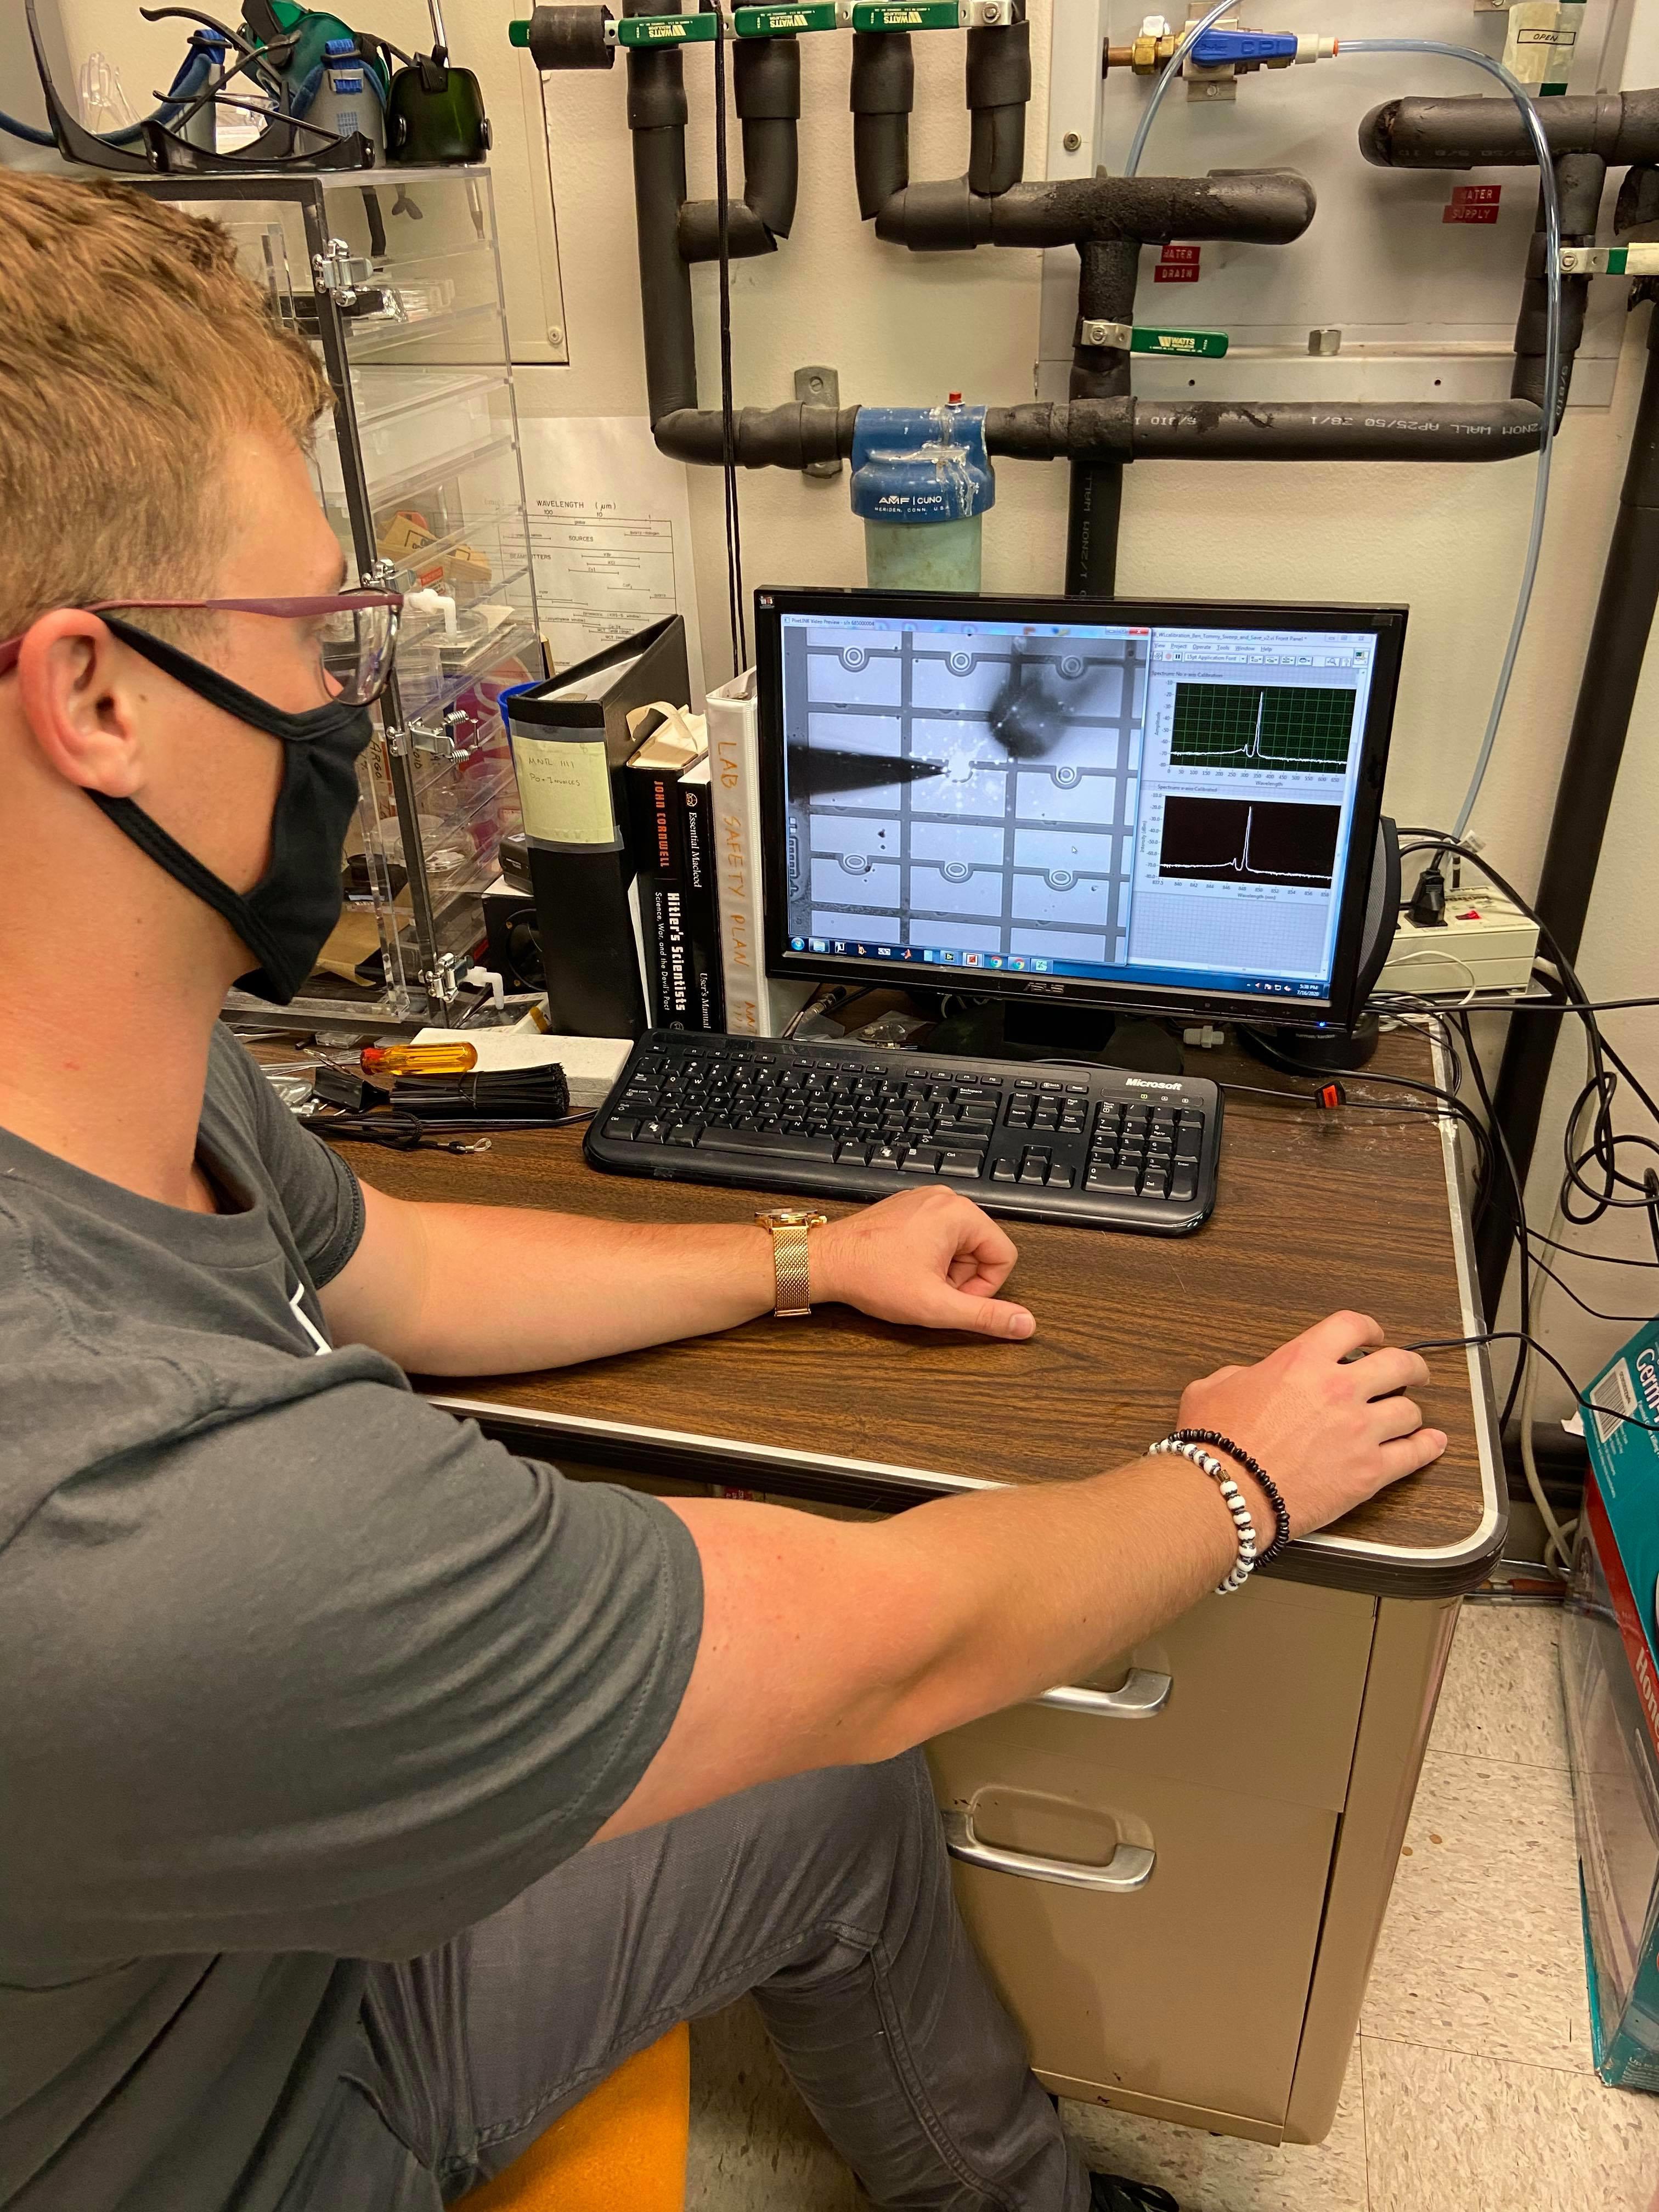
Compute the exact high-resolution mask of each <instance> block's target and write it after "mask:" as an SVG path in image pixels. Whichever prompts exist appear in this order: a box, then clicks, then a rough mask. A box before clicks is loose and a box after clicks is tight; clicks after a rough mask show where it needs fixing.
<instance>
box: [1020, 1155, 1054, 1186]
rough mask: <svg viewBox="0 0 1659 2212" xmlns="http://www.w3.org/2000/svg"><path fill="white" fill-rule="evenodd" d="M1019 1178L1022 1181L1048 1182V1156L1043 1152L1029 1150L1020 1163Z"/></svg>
mask: <svg viewBox="0 0 1659 2212" xmlns="http://www.w3.org/2000/svg"><path fill="white" fill-rule="evenodd" d="M1018 1181H1019V1182H1048V1159H1047V1157H1046V1156H1045V1155H1044V1154H1042V1153H1041V1152H1027V1153H1026V1155H1025V1158H1024V1159H1023V1160H1022V1161H1021V1162H1020V1164H1019V1175H1018Z"/></svg>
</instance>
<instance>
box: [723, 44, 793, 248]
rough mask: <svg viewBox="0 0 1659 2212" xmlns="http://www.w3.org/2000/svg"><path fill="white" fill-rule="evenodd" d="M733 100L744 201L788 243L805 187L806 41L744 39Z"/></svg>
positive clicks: (737, 50) (735, 56)
mask: <svg viewBox="0 0 1659 2212" xmlns="http://www.w3.org/2000/svg"><path fill="white" fill-rule="evenodd" d="M732 96H733V98H734V100H735V101H736V104H737V110H738V119H739V120H740V121H741V123H742V125H743V197H744V202H745V204H747V205H748V206H749V207H750V208H752V209H753V210H754V211H755V213H756V214H757V216H759V217H760V219H761V221H762V222H763V223H764V224H765V226H766V228H767V229H768V230H769V231H770V232H771V234H772V236H773V237H774V238H775V239H777V238H787V237H788V235H789V226H790V225H791V223H793V221H794V220H795V196H796V193H797V191H799V185H800V148H799V133H798V131H797V129H796V125H797V124H798V123H799V119H800V41H799V40H798V39H795V38H793V37H789V38H777V39H739V40H737V42H736V45H735V47H734V49H733V52H732Z"/></svg>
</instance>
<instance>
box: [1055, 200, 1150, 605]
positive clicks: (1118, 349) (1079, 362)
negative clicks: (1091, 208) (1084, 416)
mask: <svg viewBox="0 0 1659 2212" xmlns="http://www.w3.org/2000/svg"><path fill="white" fill-rule="evenodd" d="M1078 252H1079V260H1080V262H1081V264H1082V266H1081V270H1080V271H1079V277H1078V288H1077V306H1078V325H1077V330H1076V331H1075V332H1074V334H1073V342H1072V376H1071V384H1070V391H1071V396H1072V398H1073V399H1119V398H1127V395H1128V391H1129V356H1128V352H1127V349H1126V348H1124V347H1122V346H1101V345H1085V343H1084V340H1083V326H1084V325H1085V323H1088V322H1106V323H1133V320H1134V314H1135V284H1136V280H1137V278H1138V277H1139V272H1140V243H1139V240H1138V239H1133V238H1121V239H1109V240H1105V241H1104V242H1103V243H1097V242H1095V241H1093V240H1090V241H1088V242H1087V243H1085V245H1083V246H1080V247H1079V249H1078ZM1122 511H1123V464H1122V463H1121V461H1116V460H1110V461H1102V460H1074V461H1073V463H1072V471H1071V484H1070V487H1069V489H1068V492H1067V496H1066V592H1067V593H1068V594H1069V595H1073V596H1075V595H1076V594H1077V593H1079V592H1085V593H1087V594H1088V595H1090V596H1091V597H1093V598H1099V599H1109V598H1110V596H1111V594H1112V592H1113V591H1114V590H1115V586H1116V583H1117V538H1118V524H1119V521H1120V520H1121V515H1122Z"/></svg>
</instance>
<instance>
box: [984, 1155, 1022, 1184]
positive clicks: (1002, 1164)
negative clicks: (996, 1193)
mask: <svg viewBox="0 0 1659 2212" xmlns="http://www.w3.org/2000/svg"><path fill="white" fill-rule="evenodd" d="M1018 1174H1019V1170H1018V1166H1017V1164H1015V1162H1013V1161H1012V1160H1009V1159H1001V1160H995V1161H994V1162H993V1163H992V1166H991V1180H992V1182H1014V1181H1015V1180H1016V1179H1017V1177H1018Z"/></svg>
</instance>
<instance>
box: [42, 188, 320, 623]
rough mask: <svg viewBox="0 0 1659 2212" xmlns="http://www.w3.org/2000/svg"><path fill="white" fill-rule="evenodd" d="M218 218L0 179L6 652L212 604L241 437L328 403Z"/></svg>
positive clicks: (297, 424) (284, 426) (290, 422)
mask: <svg viewBox="0 0 1659 2212" xmlns="http://www.w3.org/2000/svg"><path fill="white" fill-rule="evenodd" d="M329 400H330V393H329V387H328V385H327V382H326V380H325V378H324V376H323V374H322V370H321V368H320V366H319V362H318V361H317V358H316V356H315V355H314V354H313V352H312V349H311V348H310V347H309V346H307V344H306V343H304V341H303V340H302V339H301V338H300V337H297V336H295V334H293V333H292V332H289V331H284V330H283V329H282V328H281V327H280V326H279V325H278V324H277V323H276V320H275V319H274V318H273V317H272V315H271V313H270V310H269V308H268V307H267V306H266V303H265V301H264V299H263V298H262V297H261V295H260V294H259V293H258V291H257V290H256V289H255V288H254V286H253V285H252V284H251V283H249V282H248V281H247V279H246V277H245V276H242V275H241V274H240V271H239V270H238V269H237V266H236V255H235V248H234V246H233V245H232V244H231V241H230V240H229V238H228V236H227V235H226V234H225V232H224V231H223V230H222V229H221V228H220V227H219V225H218V224H217V223H215V222H205V221H204V220H202V219H201V218H200V217H198V216H191V215H187V214H185V213H183V212H182V211H181V210H179V209H177V208H174V207H172V206H169V205H168V204H167V203H166V202H164V201H160V200H153V199H151V198H149V197H148V196H147V195H146V194H145V193H143V192H142V191H135V190H133V189H132V188H131V186H129V185H118V184H112V183H106V182H102V181H100V182H96V183H84V184H83V183H79V182H73V181H70V179H66V178H60V177H53V176H45V175H39V174H32V173H26V172H22V171H18V170H10V169H5V168H0V638H6V637H13V636H15V635H17V634H18V633H19V632H20V631H21V630H22V629H26V628H27V625H28V624H29V623H31V622H33V620H34V619H35V617H36V616H38V615H40V614H41V613H44V612H45V611H46V609H48V608H50V607H58V606H84V605H88V604H89V603H90V602H92V601H94V600H97V599H126V598H135V599H151V598H186V597H191V598H193V597H198V596H206V595H207V594H208V593H209V592H210V591H211V588H212V585H213V581H214V579H215V576H216V572H217V568H218V564H219V562H220V559H221V557H222V553H223V550H224V548H225V544H226V543H227V536H228V521H229V518H228V516H227V515H226V514H225V513H224V512H223V503H222V500H217V499H216V491H215V484H216V477H217V474H218V471H217V470H216V466H215V462H216V458H217V457H219V456H222V454H223V453H225V452H226V451H227V450H228V447H229V446H230V444H231V441H233V440H234V438H236V437H237V436H238V435H245V434H246V433H247V432H248V431H250V430H258V431H264V432H265V433H266V434H270V433H272V432H276V431H286V432H288V433H289V435H292V436H293V437H295V438H296V439H298V440H299V441H301V444H308V443H309V440H310V436H311V433H312V431H313V428H314V425H315V422H316V419H317V416H318V415H319V413H320V412H321V411H322V410H323V409H324V408H325V407H326V406H327V405H328V404H329Z"/></svg>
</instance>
